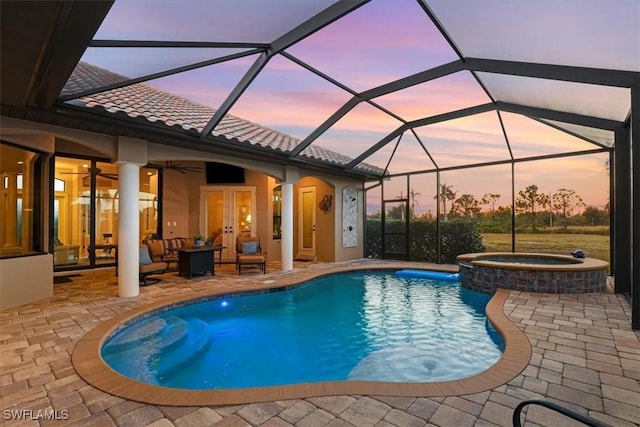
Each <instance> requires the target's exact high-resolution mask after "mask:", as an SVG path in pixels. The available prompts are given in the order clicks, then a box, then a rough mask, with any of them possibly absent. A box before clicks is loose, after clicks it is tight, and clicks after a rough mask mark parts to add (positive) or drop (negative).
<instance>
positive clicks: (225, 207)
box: [200, 186, 256, 261]
mask: <svg viewBox="0 0 640 427" xmlns="http://www.w3.org/2000/svg"><path fill="white" fill-rule="evenodd" d="M200 206H201V209H200V212H201V216H200V230H202V231H204V232H205V233H206V237H207V238H208V239H211V240H214V241H215V244H220V245H222V246H224V247H225V248H224V249H223V250H222V259H224V260H227V261H229V260H235V257H236V251H235V244H236V243H235V242H236V238H237V237H238V236H247V237H248V236H255V235H256V234H255V233H256V189H255V187H249V186H205V187H202V188H201V191H200Z"/></svg>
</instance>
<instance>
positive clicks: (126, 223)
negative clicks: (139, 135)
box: [118, 162, 140, 297]
mask: <svg viewBox="0 0 640 427" xmlns="http://www.w3.org/2000/svg"><path fill="white" fill-rule="evenodd" d="M118 193H119V195H120V198H119V201H118V207H119V209H118V295H119V296H121V297H135V296H136V295H138V294H139V293H140V284H139V281H138V279H139V271H138V269H139V263H140V261H139V259H140V252H139V250H138V237H139V235H140V218H139V214H138V195H139V193H140V165H138V164H135V163H127V162H118Z"/></svg>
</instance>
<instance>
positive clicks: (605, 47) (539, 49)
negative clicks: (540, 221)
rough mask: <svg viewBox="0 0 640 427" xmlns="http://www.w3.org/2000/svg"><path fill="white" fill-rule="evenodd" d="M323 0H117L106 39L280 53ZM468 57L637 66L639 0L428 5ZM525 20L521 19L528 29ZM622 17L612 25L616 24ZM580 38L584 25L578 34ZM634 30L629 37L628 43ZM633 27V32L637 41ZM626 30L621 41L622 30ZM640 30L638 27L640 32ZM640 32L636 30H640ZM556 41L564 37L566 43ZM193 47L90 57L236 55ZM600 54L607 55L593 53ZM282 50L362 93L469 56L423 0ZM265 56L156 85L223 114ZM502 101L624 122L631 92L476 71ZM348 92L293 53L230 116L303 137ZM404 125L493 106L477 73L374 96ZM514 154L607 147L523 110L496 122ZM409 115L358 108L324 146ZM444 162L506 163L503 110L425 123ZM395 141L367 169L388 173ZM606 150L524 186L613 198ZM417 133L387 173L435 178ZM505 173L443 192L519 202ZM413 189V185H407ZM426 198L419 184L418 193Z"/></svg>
mask: <svg viewBox="0 0 640 427" xmlns="http://www.w3.org/2000/svg"><path fill="white" fill-rule="evenodd" d="M332 3H333V1H328V0H305V1H299V0H274V1H270V2H264V1H262V0H243V1H239V0H219V1H216V2H215V3H213V4H214V6H212V3H211V2H209V1H205V0H190V1H162V2H158V1H155V0H135V1H123V0H119V1H116V2H115V4H114V6H113V7H112V9H111V11H110V13H109V15H108V16H107V18H106V19H105V21H104V23H103V25H102V27H101V28H100V30H99V31H98V33H97V34H96V36H95V38H96V39H118V40H127V39H131V40H166V41H171V40H189V41H218V42H224V41H243V42H256V43H269V42H271V41H273V40H274V39H276V38H277V37H279V36H280V35H282V34H285V33H286V32H287V31H289V30H291V29H292V28H294V27H295V26H296V25H297V24H298V23H300V22H302V21H304V20H305V19H308V18H310V17H312V16H313V15H315V14H316V13H318V12H319V11H321V10H322V9H324V8H326V7H328V6H329V5H331V4H332ZM426 3H427V4H428V6H429V7H430V8H431V10H432V11H433V12H434V14H435V15H436V16H437V17H438V19H439V20H440V22H442V23H443V25H444V26H445V27H446V28H447V30H448V32H449V34H450V35H451V37H452V39H453V40H454V42H455V43H456V44H457V45H458V47H459V48H460V50H461V51H462V53H463V54H464V55H468V56H471V57H479V58H490V59H505V60H514V61H527V62H540V63H549V64H559V63H566V64H569V65H576V66H587V67H597V68H616V69H622V70H639V69H640V54H639V53H638V52H634V49H637V44H638V40H640V29H638V27H639V26H637V25H636V24H637V21H638V16H639V13H640V6H638V3H637V2H636V1H635V0H615V1H614V3H615V7H612V6H611V5H610V4H609V3H608V2H602V1H597V0H584V1H581V2H580V8H581V11H580V12H581V13H580V17H581V18H580V19H581V20H579V21H578V20H576V18H575V16H576V14H575V13H574V8H575V7H576V6H577V5H576V3H575V2H557V1H552V0H541V1H537V2H531V1H514V2H508V4H505V2H503V1H497V0H487V1H483V2H481V7H480V3H477V5H478V6H477V7H475V6H473V5H470V3H472V2H465V3H464V5H465V8H464V10H465V13H467V14H468V16H461V15H460V10H462V9H463V8H459V7H456V3H457V2H456V1H453V2H452V1H446V0H434V1H431V0H429V1H427V2H426ZM525 18H526V19H525ZM611 23H615V25H613V26H612V25H611ZM577 30H579V31H577ZM625 31H626V33H625ZM629 31H631V33H629ZM621 32H622V33H621ZM634 32H635V33H634ZM636 33H637V34H636ZM634 35H635V36H637V37H634ZM558 41H561V42H562V43H559V42H558ZM241 51H242V49H240V48H233V49H196V48H188V49H186V48H173V49H170V48H89V49H88V50H87V51H86V53H85V55H84V57H83V58H82V60H84V61H86V62H89V63H92V64H94V65H97V66H100V67H103V68H106V69H109V70H111V71H114V72H117V73H120V74H122V75H125V76H128V77H139V76H144V75H148V74H151V73H155V72H159V71H163V70H169V69H172V68H175V67H180V66H184V65H187V64H191V63H195V62H199V61H203V60H205V59H210V58H215V57H220V56H224V55H229V54H233V53H237V52H241ZM594 52H597V55H595V54H593V53H594ZM286 53H288V54H290V55H292V56H294V57H296V58H298V59H300V60H302V61H304V62H306V63H307V64H309V65H310V66H312V67H314V68H316V69H318V70H319V71H321V72H322V73H324V74H326V75H328V76H329V77H331V78H333V79H335V80H337V81H339V82H340V83H342V84H343V85H345V86H347V87H349V88H351V89H352V90H354V91H356V92H362V91H365V90H368V89H371V88H373V87H376V86H379V85H381V84H385V83H388V82H391V81H394V80H397V79H399V78H403V77H407V76H409V75H412V74H415V73H418V72H420V71H424V70H428V69H431V68H433V67H436V66H439V65H442V64H445V63H448V62H451V61H455V60H458V59H459V58H458V56H457V55H456V53H455V51H454V50H453V49H452V48H451V46H450V45H449V44H448V43H447V41H446V40H445V39H444V37H443V36H442V34H441V33H440V32H439V31H438V29H437V28H436V27H435V26H434V25H433V23H432V22H431V20H430V19H429V17H428V16H427V15H426V14H425V13H424V11H423V10H422V8H421V7H420V6H419V4H418V2H416V1H415V0H374V1H372V2H370V3H368V4H366V5H364V6H362V7H360V8H359V9H357V10H355V11H354V12H352V13H350V14H349V15H347V16H345V17H344V18H342V19H340V20H338V21H336V22H334V23H332V24H330V25H328V26H327V27H325V28H323V29H321V30H320V31H318V32H316V33H314V34H312V35H311V36H309V37H307V38H306V39H304V40H302V41H301V42H299V43H297V44H295V45H293V46H291V47H289V48H288V49H287V50H286ZM255 59H256V55H252V56H248V57H244V58H240V59H236V60H232V61H227V62H224V63H220V64H216V65H212V66H208V67H202V68H198V69H194V70H191V71H187V72H183V73H179V74H174V75H171V76H168V77H163V78H159V79H155V80H149V81H147V82H146V84H149V85H151V86H153V87H156V88H158V89H160V90H163V91H167V92H170V93H173V94H175V95H178V96H182V97H184V98H187V99H190V100H192V101H195V102H198V103H201V104H204V105H207V106H210V107H212V108H218V107H219V106H220V105H221V104H222V102H223V101H224V100H225V99H226V97H227V96H228V95H229V93H230V91H231V90H232V89H233V88H234V87H235V85H236V84H237V82H238V81H239V80H240V79H241V78H242V76H243V74H244V73H245V72H246V71H247V70H248V69H249V67H250V66H251V64H252V63H253V62H254V61H255ZM479 74H480V78H481V79H482V80H483V82H484V84H485V85H486V87H487V88H488V89H489V91H490V92H491V93H493V94H494V97H495V96H496V95H495V94H498V100H504V101H506V102H518V101H519V102H520V103H523V104H527V105H532V106H535V107H542V108H550V109H556V110H562V109H565V108H566V109H569V111H572V112H575V113H579V114H586V115H594V116H597V117H602V118H609V119H614V120H619V121H623V120H624V119H625V117H626V114H627V113H628V111H629V108H630V104H629V102H630V100H629V99H630V96H629V91H628V90H627V89H621V88H611V87H599V86H593V85H586V84H576V83H567V82H555V81H545V80H541V79H532V78H522V77H520V78H519V77H513V76H502V75H497V74H489V73H479ZM351 97H352V94H350V93H348V92H347V91H345V90H343V89H342V88H340V87H338V86H336V85H334V84H332V83H330V82H328V81H326V80H324V79H322V78H320V77H318V76H316V75H315V74H313V73H311V72H309V71H308V70H306V69H304V68H303V67H301V66H300V65H298V64H296V63H295V62H293V61H291V60H289V59H288V58H286V57H284V56H281V55H276V56H274V57H273V58H272V59H271V60H270V61H269V62H268V63H267V65H266V66H265V68H264V69H263V70H262V71H261V73H260V74H259V75H258V76H257V78H256V79H255V80H254V81H253V82H252V83H251V85H250V86H249V87H248V88H247V90H246V91H245V93H244V94H243V95H242V97H241V98H240V99H239V101H238V102H237V103H236V104H234V105H233V107H232V108H231V110H230V112H229V113H230V114H233V115H235V116H238V117H242V118H244V119H246V120H250V121H253V122H255V123H258V124H260V125H263V126H265V127H270V128H272V129H275V130H278V131H281V132H284V133H287V134H289V135H292V136H294V137H297V138H299V139H304V138H305V137H306V136H308V135H309V134H310V133H311V132H312V131H313V130H314V129H315V128H316V127H317V126H318V125H320V124H321V123H323V122H324V121H325V120H326V119H327V118H328V117H329V116H330V115H331V114H332V113H333V112H335V111H336V110H337V109H338V108H340V107H341V106H342V105H343V104H344V103H345V102H346V101H347V100H349V99H350V98H351ZM373 101H374V102H375V103H377V104H378V105H380V106H382V107H384V108H385V109H387V110H389V111H390V112H392V113H393V114H395V115H397V116H399V117H401V118H402V119H404V120H406V121H412V120H416V119H421V118H424V117H429V116H433V115H437V114H442V113H445V112H448V111H454V110H459V109H462V108H468V107H471V106H475V105H481V104H486V103H489V102H491V100H490V98H489V97H488V96H487V94H486V93H485V91H484V90H483V89H482V87H481V86H480V85H479V84H478V82H477V80H476V79H475V78H474V76H473V75H472V74H471V73H470V72H467V71H463V72H458V73H455V74H451V75H449V76H446V77H443V78H440V79H437V80H433V81H429V82H425V83H421V84H418V85H415V86H413V87H410V88H407V89H404V90H401V91H398V92H395V93H391V94H388V95H384V96H381V97H379V98H375V99H373ZM501 117H502V120H503V125H504V128H505V130H506V133H507V137H508V139H509V145H510V147H511V150H512V153H513V157H514V158H516V159H521V158H527V157H533V156H539V155H547V154H560V153H566V152H573V151H583V150H592V149H596V148H599V147H598V146H597V145H595V144H592V143H590V142H587V141H585V140H583V139H580V138H577V137H574V136H571V135H569V134H567V133H564V132H561V131H558V130H556V129H554V128H552V127H550V126H547V125H545V124H542V123H540V122H537V121H535V120H533V119H531V118H527V117H524V116H521V115H517V114H511V113H501ZM401 124H402V122H401V121H399V120H397V119H396V118H394V117H392V116H391V115H388V114H386V113H384V112H382V111H380V110H379V109H377V108H374V107H373V106H371V105H369V104H367V103H360V104H359V105H358V106H357V107H355V108H354V109H353V110H351V111H350V112H349V113H348V114H347V115H345V116H344V117H343V118H342V119H341V120H339V121H338V122H337V123H336V124H335V125H334V126H332V127H331V128H330V129H329V130H328V131H327V132H325V133H324V134H323V135H321V136H320V137H319V138H318V139H317V140H316V141H314V144H317V145H318V146H321V147H324V148H327V149H330V150H333V151H337V152H340V153H342V154H345V155H347V156H350V157H356V156H358V155H360V154H361V153H362V152H364V151H365V150H366V149H367V148H369V147H370V146H371V145H373V144H375V143H376V142H378V141H379V140H381V139H382V138H384V137H385V136H386V135H388V134H389V133H390V132H392V131H393V130H395V129H396V128H398V127H399V126H400V125H401ZM415 132H416V134H417V135H418V137H419V138H420V140H421V141H422V142H423V143H424V145H425V147H426V148H427V150H428V151H429V153H430V154H431V156H432V157H433V160H434V161H435V162H436V164H437V166H438V167H451V166H460V165H465V164H476V163H483V162H491V161H498V160H508V159H509V158H510V155H509V150H508V148H507V142H506V140H505V137H504V134H503V132H502V128H501V124H500V121H499V119H498V114H497V113H496V112H495V111H491V112H487V113H483V114H479V115H476V116H471V117H464V118H460V119H456V120H450V121H447V122H441V123H437V124H434V125H430V126H426V127H419V128H416V129H415ZM396 142H397V140H394V141H392V142H390V143H389V144H387V146H385V147H384V148H383V149H381V150H380V151H379V152H378V153H376V154H374V155H373V156H371V157H369V158H368V159H366V160H365V162H367V163H369V164H372V165H375V166H378V167H381V168H384V167H385V166H386V164H387V163H388V161H389V158H390V155H391V153H392V151H393V148H394V147H395V145H396ZM607 158H608V156H607V154H605V153H602V154H592V155H586V156H580V157H573V158H560V159H554V160H547V161H535V162H523V163H518V164H516V192H517V191H518V190H520V189H523V188H525V187H526V186H527V185H531V184H536V185H538V187H539V188H540V189H541V191H543V192H546V193H553V192H555V191H556V190H558V189H559V188H570V189H574V190H575V191H576V192H577V193H578V194H579V195H580V196H581V197H582V198H583V199H584V201H585V203H586V204H587V205H593V206H597V207H602V206H603V205H604V204H605V203H606V201H607V199H608V186H609V184H608V177H607V172H606V169H605V162H606V159H607ZM434 167H435V165H434V164H433V163H432V162H431V160H430V159H429V158H428V157H427V155H426V154H425V152H424V150H423V149H422V147H420V145H419V144H418V142H417V140H416V138H415V137H414V136H413V134H411V133H406V134H405V135H403V138H402V140H401V142H400V144H399V146H398V149H397V150H396V153H395V155H394V157H393V159H392V161H391V164H390V165H389V170H390V172H392V173H401V172H409V171H415V170H427V169H433V168H434ZM510 170H511V169H510V166H509V165H504V166H494V167H490V168H481V169H465V170H459V171H451V172H443V174H442V177H441V182H446V183H447V184H449V185H453V186H454V190H457V191H458V192H459V193H458V194H464V193H469V194H473V195H474V196H476V197H477V198H480V197H482V195H483V194H484V193H488V192H492V193H499V194H502V197H501V199H500V201H499V202H498V204H503V205H506V204H509V203H510V191H511V176H510ZM433 176H434V177H433V179H432V181H433V183H431V182H430V178H424V179H422V178H421V179H417V178H416V179H415V180H414V182H415V186H416V187H418V186H419V187H418V188H420V191H419V192H420V193H421V197H420V199H419V202H420V204H419V206H420V208H419V209H420V210H429V209H431V210H435V203H434V200H433V195H435V175H433ZM412 187H413V184H412ZM416 191H417V190H416Z"/></svg>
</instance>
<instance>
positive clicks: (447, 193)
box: [434, 184, 458, 221]
mask: <svg viewBox="0 0 640 427" xmlns="http://www.w3.org/2000/svg"><path fill="white" fill-rule="evenodd" d="M452 188H453V185H447V184H440V189H439V190H440V191H438V194H437V195H436V196H435V197H434V199H437V200H438V202H439V203H441V204H442V213H443V215H444V220H445V221H446V220H447V200H449V201H453V200H455V198H456V194H457V193H458V192H457V191H455V192H454V191H453V190H451V189H452Z"/></svg>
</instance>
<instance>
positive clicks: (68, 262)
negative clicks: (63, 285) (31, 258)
mask: <svg viewBox="0 0 640 427" xmlns="http://www.w3.org/2000/svg"><path fill="white" fill-rule="evenodd" d="M92 182H93V183H94V184H93V185H94V186H95V190H94V191H95V193H94V194H95V196H94V198H93V200H92V198H91V197H92ZM54 190H55V191H54V196H53V197H54V200H53V224H52V229H53V234H54V239H53V242H54V245H53V246H54V266H55V267H59V268H68V267H74V266H79V265H100V264H113V263H114V262H115V261H116V259H115V258H116V254H117V245H118V219H119V199H120V196H119V187H118V167H117V165H112V164H109V163H106V162H96V161H92V160H89V159H75V158H68V157H61V156H58V157H56V159H55V178H54ZM138 212H139V220H140V235H139V238H140V239H145V238H150V237H152V236H153V235H156V234H157V232H158V170H157V169H153V168H141V169H140V194H139V200H138Z"/></svg>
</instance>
